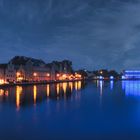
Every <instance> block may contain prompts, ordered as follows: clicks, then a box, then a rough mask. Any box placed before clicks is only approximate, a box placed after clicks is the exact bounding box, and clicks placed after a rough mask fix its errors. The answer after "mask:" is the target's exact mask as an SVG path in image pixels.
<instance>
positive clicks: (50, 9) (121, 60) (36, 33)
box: [0, 0, 140, 70]
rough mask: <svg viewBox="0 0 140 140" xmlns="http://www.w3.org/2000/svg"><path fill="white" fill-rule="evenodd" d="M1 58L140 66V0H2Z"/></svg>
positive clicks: (93, 65) (76, 65) (91, 66)
mask: <svg viewBox="0 0 140 140" xmlns="http://www.w3.org/2000/svg"><path fill="white" fill-rule="evenodd" d="M0 52H1V53H0V62H1V63H4V62H7V61H8V60H9V59H10V58H11V57H14V56H15V55H22V56H23V55H24V56H30V57H34V58H40V59H43V60H45V61H46V62H50V61H52V60H63V59H70V60H72V61H73V65H74V68H76V69H77V68H87V69H90V70H92V69H99V68H108V69H117V70H121V69H132V68H135V69H139V68H140V61H139V60H140V0H0Z"/></svg>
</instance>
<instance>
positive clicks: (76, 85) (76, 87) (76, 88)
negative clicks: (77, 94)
mask: <svg viewBox="0 0 140 140" xmlns="http://www.w3.org/2000/svg"><path fill="white" fill-rule="evenodd" d="M75 90H78V84H77V82H75Z"/></svg>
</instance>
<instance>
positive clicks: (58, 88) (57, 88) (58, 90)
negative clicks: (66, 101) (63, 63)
mask: <svg viewBox="0 0 140 140" xmlns="http://www.w3.org/2000/svg"><path fill="white" fill-rule="evenodd" d="M56 90H57V95H59V92H60V87H59V84H57V85H56Z"/></svg>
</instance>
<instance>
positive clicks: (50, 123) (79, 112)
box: [0, 81, 140, 140]
mask: <svg viewBox="0 0 140 140" xmlns="http://www.w3.org/2000/svg"><path fill="white" fill-rule="evenodd" d="M139 132H140V81H109V82H104V81H90V82H80V81H79V82H73V83H72V82H69V83H60V84H51V85H49V84H48V85H33V86H23V87H22V86H17V87H8V88H2V89H0V140H7V139H14V140H16V139H17V140H18V139H20V140H28V139H29V140H31V139H33V140H40V139H42V140H49V139H50V140H51V139H61V140H63V139H66V140H67V139H105V138H108V139H109V138H110V139H119V138H127V139H139V138H140V134H139Z"/></svg>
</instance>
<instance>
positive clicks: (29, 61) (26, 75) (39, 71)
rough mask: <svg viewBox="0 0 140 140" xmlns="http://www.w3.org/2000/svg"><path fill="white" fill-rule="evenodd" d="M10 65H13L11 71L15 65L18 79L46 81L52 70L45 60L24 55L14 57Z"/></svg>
mask: <svg viewBox="0 0 140 140" xmlns="http://www.w3.org/2000/svg"><path fill="white" fill-rule="evenodd" d="M8 65H11V69H10V71H12V70H13V67H14V70H15V72H16V77H15V80H16V81H45V80H47V77H48V73H49V72H50V69H48V68H47V67H46V63H45V62H44V61H42V60H39V59H34V58H29V57H24V56H16V57H14V58H13V59H11V60H10V62H9V63H8ZM12 66H13V67H12ZM15 72H13V73H15Z"/></svg>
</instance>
